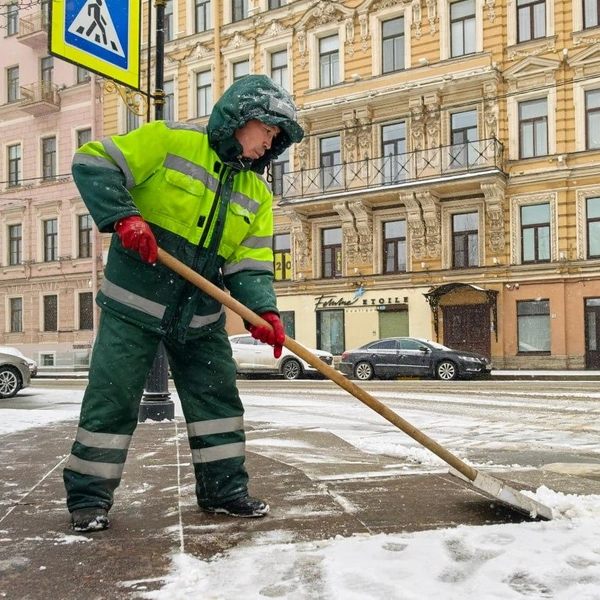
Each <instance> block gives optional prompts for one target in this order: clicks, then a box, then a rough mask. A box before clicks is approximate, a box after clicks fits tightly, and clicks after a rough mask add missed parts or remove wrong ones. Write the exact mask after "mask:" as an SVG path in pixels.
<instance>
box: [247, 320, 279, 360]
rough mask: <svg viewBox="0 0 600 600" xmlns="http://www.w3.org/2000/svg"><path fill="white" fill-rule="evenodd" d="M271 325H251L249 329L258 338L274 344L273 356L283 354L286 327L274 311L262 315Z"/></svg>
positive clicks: (265, 342)
mask: <svg viewBox="0 0 600 600" xmlns="http://www.w3.org/2000/svg"><path fill="white" fill-rule="evenodd" d="M260 316H261V317H262V318H263V319H264V320H265V321H266V322H267V323H269V325H271V327H268V326H267V325H250V327H248V331H250V334H251V335H252V337H253V338H254V339H256V340H260V341H261V342H263V343H264V344H269V346H273V356H274V357H275V358H279V357H280V356H281V347H282V346H283V343H284V342H285V329H284V328H283V323H282V322H281V319H280V318H279V317H278V316H277V315H276V314H275V313H274V312H266V313H263V314H262V315H260Z"/></svg>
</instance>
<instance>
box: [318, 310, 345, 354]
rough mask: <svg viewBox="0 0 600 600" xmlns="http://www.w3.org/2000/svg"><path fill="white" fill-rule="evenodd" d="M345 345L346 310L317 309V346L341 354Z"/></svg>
mask: <svg viewBox="0 0 600 600" xmlns="http://www.w3.org/2000/svg"><path fill="white" fill-rule="evenodd" d="M344 346H345V341H344V311H343V310H319V311H317V348H319V349H320V350H326V351H328V352H331V354H333V355H337V356H339V355H340V354H342V352H343V351H344Z"/></svg>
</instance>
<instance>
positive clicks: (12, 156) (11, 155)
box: [7, 144, 22, 187]
mask: <svg viewBox="0 0 600 600" xmlns="http://www.w3.org/2000/svg"><path fill="white" fill-rule="evenodd" d="M7 155H8V187H17V186H19V185H21V182H22V175H21V144H13V145H12V146H9V147H8V148H7Z"/></svg>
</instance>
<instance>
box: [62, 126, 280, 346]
mask: <svg viewBox="0 0 600 600" xmlns="http://www.w3.org/2000/svg"><path fill="white" fill-rule="evenodd" d="M73 177H74V179H75V182H76V184H77V187H78V189H79V191H80V193H81V196H82V198H83V200H84V202H85V204H86V206H87V208H88V209H89V211H90V215H91V216H92V218H93V219H94V221H95V223H96V224H97V226H98V228H99V229H100V231H101V232H112V231H114V225H115V223H116V222H117V221H118V220H120V219H122V218H124V217H128V216H131V215H141V216H142V217H143V218H144V219H145V220H146V221H147V222H148V223H149V224H150V227H151V228H152V231H153V232H154V235H155V237H156V240H157V242H158V245H159V247H161V248H163V249H164V250H166V251H167V252H169V253H170V254H172V255H174V256H175V257H176V258H177V259H179V260H180V261H182V262H183V263H185V264H186V265H188V266H189V267H191V268H192V269H194V270H195V271H197V272H198V273H201V274H202V275H203V276H204V277H206V278H207V279H209V280H210V281H212V282H213V283H215V284H216V285H218V286H219V287H221V288H223V287H226V288H227V289H228V290H229V291H230V292H231V294H232V296H233V297H234V298H236V299H237V300H239V301H240V302H242V303H243V304H245V305H246V306H248V307H249V308H250V309H252V310H254V311H255V312H257V313H259V314H260V313H262V312H265V311H275V312H276V311H277V308H276V299H275V293H274V290H273V285H272V282H273V252H272V235H273V213H272V199H273V197H272V193H271V191H270V189H269V187H268V186H267V184H266V182H265V180H264V179H263V178H262V177H261V176H260V175H259V174H257V173H256V172H254V171H252V170H250V169H248V168H247V166H246V165H244V163H242V162H241V161H238V160H235V159H233V160H225V161H224V160H222V158H220V157H219V155H218V154H217V152H215V150H213V149H212V148H211V146H210V144H209V136H208V134H207V131H206V129H205V128H203V127H201V126H197V125H192V124H186V123H175V122H164V121H155V122H152V123H148V124H146V125H143V126H142V127H140V128H139V129H137V130H135V131H132V132H131V133H128V134H126V135H123V136H113V137H111V138H108V139H105V140H102V141H96V142H89V143H87V144H85V145H84V146H82V147H81V148H80V149H79V150H78V151H77V153H76V154H75V156H74V159H73ZM97 302H98V304H99V305H100V306H101V307H102V309H104V310H107V311H111V312H114V313H117V314H119V315H121V316H122V317H123V318H126V319H128V320H131V321H133V322H136V323H138V324H140V325H142V326H145V327H149V328H152V329H155V330H157V331H160V332H161V333H166V334H168V335H174V336H175V337H177V338H178V339H180V340H181V341H183V340H185V338H186V337H188V336H197V335H202V333H203V332H207V331H209V330H213V329H214V328H217V327H222V326H223V323H224V311H223V307H222V306H221V304H220V303H219V302H217V301H216V300H214V299H212V298H210V297H209V296H207V295H206V294H204V293H203V292H201V291H200V290H199V289H198V288H196V287H195V286H193V285H191V284H189V283H187V282H186V281H184V280H183V279H182V278H181V277H179V276H178V275H176V274H175V273H173V272H172V271H170V270H169V269H168V268H166V267H165V266H164V265H162V264H160V263H157V264H155V265H150V264H148V263H146V262H144V261H143V260H142V259H141V258H140V256H139V255H138V253H137V252H135V251H131V250H127V249H125V248H123V246H122V245H121V242H120V240H119V238H118V236H117V235H114V236H113V239H112V242H111V246H110V251H109V256H108V262H107V265H106V268H105V279H104V280H103V282H102V286H101V289H100V291H99V293H98V296H97Z"/></svg>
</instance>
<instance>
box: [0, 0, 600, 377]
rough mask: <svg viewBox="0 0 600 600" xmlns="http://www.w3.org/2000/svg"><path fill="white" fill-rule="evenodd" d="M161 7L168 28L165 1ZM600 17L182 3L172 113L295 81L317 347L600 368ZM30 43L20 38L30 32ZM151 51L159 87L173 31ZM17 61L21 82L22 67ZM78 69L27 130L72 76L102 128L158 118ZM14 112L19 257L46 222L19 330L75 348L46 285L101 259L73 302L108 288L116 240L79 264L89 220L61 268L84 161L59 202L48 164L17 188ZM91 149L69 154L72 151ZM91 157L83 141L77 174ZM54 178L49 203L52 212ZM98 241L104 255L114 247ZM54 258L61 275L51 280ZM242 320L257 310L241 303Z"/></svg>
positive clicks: (297, 290)
mask: <svg viewBox="0 0 600 600" xmlns="http://www.w3.org/2000/svg"><path fill="white" fill-rule="evenodd" d="M144 10H145V15H144V16H145V19H144V20H145V22H146V23H147V21H148V18H147V17H148V10H151V9H150V4H149V3H144ZM152 10H153V9H152ZM599 11H600V8H599V7H598V6H596V3H590V2H585V1H584V0H573V2H570V1H569V2H566V1H558V0H556V1H552V0H509V1H508V2H502V3H500V2H496V1H495V0H454V1H451V0H405V1H403V0H362V1H359V0H349V1H343V2H330V1H326V0H321V1H317V2H315V1H304V0H296V1H293V2H286V1H285V0H226V1H224V2H214V1H211V0H204V1H203V0H170V1H168V2H167V4H166V13H167V14H166V21H165V37H166V45H165V65H164V67H165V82H164V94H165V111H164V118H165V119H176V120H181V121H191V122H195V123H199V124H203V123H206V121H207V119H208V115H209V114H210V110H211V108H212V105H213V103H214V101H215V99H217V98H218V97H219V96H220V94H221V93H222V91H223V90H224V89H225V88H226V87H227V86H228V85H230V84H231V83H232V82H233V81H234V80H235V79H237V78H239V77H243V76H244V75H246V74H248V73H266V74H268V75H269V76H271V77H272V78H273V79H274V80H276V81H278V82H279V83H280V84H281V85H283V86H284V87H286V88H287V89H288V90H289V91H290V92H291V93H292V94H293V96H294V98H295V101H296V103H297V106H298V108H299V119H300V121H301V123H302V125H303V127H304V129H305V131H306V134H307V135H306V137H305V139H304V140H303V142H302V143H300V144H298V145H296V146H295V147H292V148H291V149H290V150H289V152H288V153H286V155H284V156H282V157H280V158H279V159H278V161H277V162H275V163H274V164H273V165H271V169H270V170H269V173H268V174H267V176H268V177H269V179H270V180H271V181H272V185H273V189H274V193H275V197H276V208H275V217H276V225H275V237H274V251H275V273H276V279H277V281H276V288H277V293H278V298H279V307H280V310H281V311H282V315H283V317H284V319H285V322H286V327H287V329H288V333H289V334H290V335H292V336H294V337H296V338H297V339H298V340H299V341H301V342H303V343H305V344H307V345H310V346H314V347H319V348H322V349H326V350H330V351H331V352H333V353H334V354H336V355H339V354H341V352H342V351H343V350H344V349H346V348H351V347H355V346H357V345H360V344H362V343H365V342H368V341H370V340H372V339H377V338H381V337H388V336H393V335H412V336H419V337H427V338H431V339H437V340H438V341H440V342H443V343H445V344H447V345H449V346H453V347H457V348H463V349H469V350H474V351H479V352H481V353H483V354H486V355H488V356H490V357H491V358H492V360H493V362H494V365H495V366H496V367H497V368H524V369H530V368H553V369H598V368H600V352H599V346H598V344H599V341H600V339H599V338H600V327H598V325H597V324H598V319H599V317H600V277H599V267H600V179H599V175H600V167H599V166H598V158H599V156H600V154H599V152H600V52H599V49H600V13H599ZM7 18H8V17H7ZM22 37H23V35H22V34H19V35H7V36H4V38H2V42H1V43H2V44H3V46H4V45H6V44H7V43H9V42H10V43H13V42H14V43H15V44H21V45H23V40H20V39H19V38H22ZM151 37H152V36H151ZM149 45H150V48H148V42H146V43H145V45H144V46H143V47H142V53H146V52H147V53H148V55H149V56H150V64H149V65H146V67H145V70H144V77H143V78H144V86H145V87H146V88H148V89H150V88H152V85H153V80H152V77H153V73H154V69H155V65H154V63H153V61H154V47H153V46H154V41H153V40H152V39H151V40H150V42H149ZM148 50H149V51H148ZM32 52H38V53H39V55H38V54H35V57H36V60H41V59H42V58H43V57H44V54H43V50H37V51H35V50H32ZM5 54H6V53H4V52H3V53H2V60H3V61H5V62H4V65H3V70H4V76H5V81H7V86H8V82H9V79H8V77H9V69H10V68H11V65H13V64H14V60H13V62H10V60H8V62H6V60H7V59H6V58H5ZM20 60H21V59H19V61H20ZM36 64H37V63H36ZM55 64H56V63H55ZM19 66H20V65H19ZM20 68H25V67H20ZM40 68H41V67H40ZM67 68H68V69H71V74H72V75H73V77H76V75H77V71H76V70H75V68H74V67H71V66H68V67H67ZM148 74H150V77H148ZM36 75H39V78H40V80H43V74H42V72H41V71H37V72H36ZM30 79H31V77H30ZM34 80H35V78H33V79H32V81H34ZM55 81H59V80H58V79H55ZM60 81H61V83H62V79H61V80H60ZM69 81H71V82H72V84H69V83H68V82H67V81H66V80H65V83H67V88H66V89H65V90H63V91H61V92H57V94H60V98H61V105H60V110H59V111H58V112H57V113H51V114H45V115H40V116H36V117H32V116H31V115H26V116H20V117H14V118H15V119H16V120H18V119H21V122H23V123H28V124H27V125H24V127H23V129H24V133H23V135H25V133H29V132H31V131H33V129H34V127H33V123H35V122H36V119H38V121H37V122H39V123H45V125H43V128H42V130H41V132H40V133H38V138H39V137H40V136H41V137H44V132H48V131H51V128H50V126H49V125H48V123H51V120H52V119H57V118H58V117H57V115H63V117H64V116H66V114H67V112H66V111H65V108H66V106H67V105H66V104H65V103H66V95H67V90H68V91H69V93H71V94H73V95H74V94H75V91H74V90H79V89H81V91H82V94H83V93H84V92H83V90H84V89H85V90H86V92H85V93H87V99H88V102H89V110H90V115H93V114H94V113H96V116H97V120H98V121H100V120H101V124H100V123H96V124H95V125H93V126H94V127H95V128H96V129H95V131H94V134H95V136H96V137H97V136H98V135H109V134H113V133H123V132H125V131H127V130H129V129H131V128H134V127H136V126H138V125H139V124H140V123H141V122H143V121H145V120H147V119H148V118H149V117H148V114H149V112H150V111H148V110H146V111H145V110H144V108H143V106H141V107H140V109H139V110H138V112H139V115H136V114H135V113H134V112H132V111H131V105H132V104H135V102H132V96H131V95H129V96H128V95H126V94H125V93H124V92H123V90H122V89H120V88H118V86H110V85H107V84H108V82H101V81H100V82H98V83H95V84H85V85H81V86H78V85H77V84H75V82H76V79H73V80H69ZM90 87H91V88H92V90H91V91H90ZM7 90H8V87H7ZM119 92H120V93H119ZM96 93H98V94H101V96H102V98H101V100H102V102H101V103H98V102H95V101H94V100H93V98H94V97H95V96H94V94H96ZM139 97H141V96H139ZM63 99H64V101H63ZM25 100H27V99H25ZM2 101H3V102H4V104H3V105H2V106H0V115H3V113H2V111H5V113H4V114H14V115H16V114H17V113H16V112H14V110H15V109H17V107H18V106H20V105H21V103H22V102H23V100H22V99H21V100H20V101H19V102H15V101H14V100H10V99H8V97H7V98H4V99H3V100H2ZM80 102H83V100H80ZM128 104H129V105H130V106H129V107H128ZM142 104H143V103H142ZM19 110H22V108H20V109H19ZM73 112H74V113H77V111H76V110H74V111H73ZM19 114H21V113H19ZM79 116H81V112H79ZM150 116H151V115H150ZM11 118H13V117H11ZM88 121H89V123H90V124H91V123H92V121H93V116H90V119H88ZM5 122H6V119H5V118H3V120H2V122H0V136H1V138H0V139H2V151H3V152H4V161H3V164H4V169H5V172H6V176H5V183H4V184H3V191H2V194H1V195H0V201H1V202H2V207H1V209H0V210H1V216H2V219H3V228H2V231H1V233H0V240H1V243H2V248H3V253H4V254H3V259H2V261H1V262H2V264H3V265H4V264H5V262H6V263H7V264H8V263H9V262H10V260H11V258H10V247H11V237H10V236H11V233H10V232H11V231H13V233H14V230H11V229H10V227H11V225H13V224H18V223H19V222H20V221H22V222H23V227H29V228H30V233H28V234H27V236H24V239H27V240H28V241H27V243H28V244H30V245H31V248H30V249H28V250H27V253H28V254H27V257H26V258H25V257H24V258H23V259H22V260H21V263H19V264H17V265H14V269H13V270H14V274H13V272H12V271H10V269H9V270H8V271H7V268H4V269H2V272H0V274H1V275H2V277H6V279H5V280H2V279H0V285H2V288H0V293H1V294H2V296H3V299H4V302H3V305H2V306H3V310H4V312H5V318H4V323H5V328H6V331H5V333H4V335H3V338H4V340H5V343H9V342H10V344H11V345H18V346H19V347H21V349H23V350H24V351H26V349H25V348H24V346H23V344H31V348H32V349H33V344H35V343H38V345H39V346H40V348H42V346H41V344H42V342H43V343H46V339H47V338H50V337H52V336H54V339H53V340H52V342H51V343H54V344H59V343H62V341H61V338H60V336H61V332H62V329H61V328H59V331H55V332H46V331H44V330H43V325H42V324H41V321H40V315H43V314H44V311H43V310H42V307H43V306H44V297H45V296H46V295H50V296H51V295H52V293H51V292H52V291H53V290H52V289H50V290H48V288H47V287H44V286H45V285H46V286H47V285H50V283H51V281H54V283H53V285H56V286H59V285H63V286H64V285H65V281H66V280H64V279H61V277H64V271H65V270H66V269H65V267H66V266H68V267H69V270H68V275H69V276H71V278H72V279H73V280H77V276H78V274H79V273H80V271H79V270H78V269H81V278H80V279H79V280H77V281H78V283H77V284H73V286H72V290H73V291H72V292H71V295H73V298H75V299H76V296H77V294H80V293H82V290H83V289H84V285H83V284H84V283H85V282H86V279H85V277H86V274H87V276H88V279H87V281H88V282H89V281H91V282H92V283H91V290H92V291H93V290H95V289H96V288H97V285H98V281H99V280H100V279H101V277H102V272H101V270H102V264H101V261H100V260H99V258H98V256H100V255H101V252H100V253H99V254H95V253H94V254H93V256H94V257H96V258H95V259H94V260H91V261H90V260H88V261H87V262H86V260H87V259H82V260H78V259H77V260H76V259H74V258H73V257H75V256H77V254H76V250H75V249H76V248H77V241H76V239H77V229H76V227H75V226H74V225H69V226H67V224H66V223H67V222H68V221H69V217H68V216H67V217H63V218H62V219H61V220H60V223H59V225H61V227H60V229H59V233H58V239H59V240H60V242H59V243H60V244H61V248H60V252H59V253H58V255H57V257H58V258H60V257H63V260H50V261H44V260H42V258H43V254H42V250H43V247H42V246H40V244H41V241H40V240H43V239H44V237H43V234H42V233H41V231H37V230H36V229H35V228H36V227H37V228H38V229H39V227H43V226H44V225H43V224H44V223H45V222H46V221H47V220H52V219H48V218H46V216H47V215H50V217H51V216H52V215H53V213H52V210H57V207H60V208H61V210H66V211H67V214H69V215H71V217H70V219H71V222H73V223H75V222H77V218H78V217H81V216H82V214H79V212H78V211H84V210H85V209H82V208H81V204H80V201H79V200H78V199H77V195H76V193H75V192H74V190H72V183H70V180H69V178H68V175H67V176H66V177H65V181H64V183H63V182H62V178H61V179H59V181H57V182H53V183H52V186H56V188H55V189H53V191H52V192H51V194H52V198H53V199H52V200H51V199H50V198H49V197H48V196H44V195H43V194H44V193H46V189H47V188H46V187H45V184H44V182H43V180H42V179H43V173H41V175H42V179H40V180H39V182H37V181H36V183H35V185H34V187H33V188H31V190H25V189H20V190H13V189H11V188H12V187H14V186H11V185H7V183H6V182H8V184H10V181H11V180H10V177H11V164H13V165H14V163H10V158H9V154H10V152H9V151H11V148H12V146H14V145H16V142H15V140H18V139H19V138H18V137H16V136H15V135H14V132H15V128H14V126H13V127H8V128H4V127H2V125H3V124H4V123H5ZM15 125H16V123H15ZM78 127H83V125H78V124H77V123H72V124H71V125H70V128H71V129H70V130H71V131H78ZM9 134H10V135H9ZM11 136H12V137H11ZM60 137H61V138H62V137H64V136H62V135H61V136H60ZM71 139H73V134H71ZM74 147H75V146H74V144H71V147H70V148H66V147H65V146H64V147H63V148H64V151H65V154H69V152H70V153H71V154H72V150H73V148H74ZM40 152H42V150H40ZM28 160H30V163H31V165H32V166H31V167H30V168H31V169H32V171H31V172H29V175H28V177H27V178H30V177H34V178H35V177H36V176H37V177H40V172H39V168H40V167H39V166H38V165H39V164H40V163H39V158H38V159H36V158H35V157H34V156H33V155H30V156H29V158H28ZM60 160H63V157H61V158H60ZM36 161H37V162H36ZM26 162H27V161H26V160H24V162H23V168H25V163H26ZM69 163H70V155H68V156H65V157H64V165H65V166H64V167H62V166H61V168H60V170H59V173H63V174H65V173H68V166H67V165H68V164H69ZM36 168H37V169H38V172H36V171H35V169H36ZM13 170H14V169H13ZM24 178H25V177H24ZM60 186H63V188H61V187H60ZM69 186H70V187H69ZM23 187H24V186H23ZM34 191H35V192H36V194H39V203H40V206H42V205H44V208H43V209H41V208H39V207H38V208H35V209H34V211H36V212H34V213H33V215H32V214H31V212H32V208H33V207H32V206H30V205H29V204H27V198H34V197H35V198H37V197H38V195H36V196H34V193H33V192H34ZM8 199H10V201H11V202H13V204H14V206H13V208H11V211H12V212H11V211H8V212H7V210H6V206H7V203H6V200H8ZM53 202H54V203H55V204H56V205H57V207H55V208H54V209H52V208H50V207H51V206H52V203H53ZM46 205H47V207H46ZM35 206H37V204H36V205H35ZM17 207H19V208H17ZM19 211H21V212H19ZM27 211H29V212H27ZM47 211H50V212H49V213H48V212H47ZM69 211H70V212H69ZM38 222H39V224H38ZM63 224H64V227H63ZM40 236H42V237H40ZM30 239H31V240H33V241H32V242H30V241H29V240H30ZM93 239H94V240H96V247H97V248H101V247H102V244H103V243H105V241H103V240H101V239H100V240H99V239H98V236H97V234H94V235H93ZM36 244H38V247H37V249H36V247H35V246H36ZM67 250H68V251H67ZM36 253H37V254H36ZM66 256H69V258H68V262H67V261H66V260H65V257H66ZM32 257H33V258H32ZM34 259H35V260H38V261H40V263H41V264H40V266H39V267H36V268H37V269H38V270H39V269H42V267H43V268H44V269H46V272H44V271H43V270H39V271H38V273H37V276H39V277H40V279H38V280H36V281H35V282H34V281H33V280H32V281H31V283H30V280H29V279H27V277H28V276H29V277H31V275H30V271H29V270H28V267H30V265H29V264H28V261H30V260H34ZM13 260H14V259H13ZM46 262H48V264H46ZM32 264H33V263H32ZM11 268H12V267H11ZM13 275H14V276H13ZM92 275H93V276H92ZM19 277H21V278H22V279H23V281H22V282H21V283H15V281H14V280H15V279H18V278H19ZM46 277H48V279H46ZM52 277H55V280H52ZM15 285H31V286H32V287H31V288H26V289H25V288H23V290H22V291H18V288H15V287H14V286H15ZM11 286H13V287H11ZM78 286H79V287H78ZM61 293H63V294H64V295H65V298H64V304H65V307H63V308H60V307H62V306H63V298H62V297H61V298H59V299H58V305H59V314H61V315H62V317H63V318H64V319H65V321H61V327H64V328H65V330H69V331H70V332H71V333H70V334H69V335H71V336H73V339H72V340H71V339H69V341H68V343H71V344H75V343H78V336H81V335H83V333H82V331H81V329H79V328H78V326H77V323H78V322H77V310H76V306H77V302H76V301H75V300H73V301H72V302H71V300H69V298H68V296H69V293H68V292H61ZM19 294H21V295H23V302H24V304H25V306H28V307H29V308H28V309H27V310H28V311H29V314H30V318H31V329H30V330H29V331H28V328H27V326H25V327H24V331H23V332H13V331H11V330H10V326H11V321H12V318H13V317H12V316H11V301H12V298H13V296H18V295H19ZM48 302H50V301H48ZM69 302H71V304H69ZM68 306H71V307H73V310H72V311H71V313H72V315H71V316H72V318H70V317H69V316H68V314H69V309H68ZM35 319H37V320H35ZM25 322H27V319H25ZM228 327H229V328H230V330H231V331H235V330H236V329H239V328H240V327H241V324H240V322H239V320H236V319H235V318H233V317H232V318H231V319H230V321H229V325H228ZM36 328H37V329H36ZM34 332H35V333H34ZM19 334H20V335H21V336H22V338H23V341H22V342H19ZM91 335H92V337H93V330H92V331H91ZM44 336H46V337H44ZM34 338H35V340H34ZM75 338H77V339H75ZM18 342H19V343H18ZM41 351H43V348H42V349H41V350H36V352H41ZM26 353H27V352H26ZM29 354H30V355H33V356H34V357H35V353H34V352H31V351H30V352H29Z"/></svg>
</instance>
